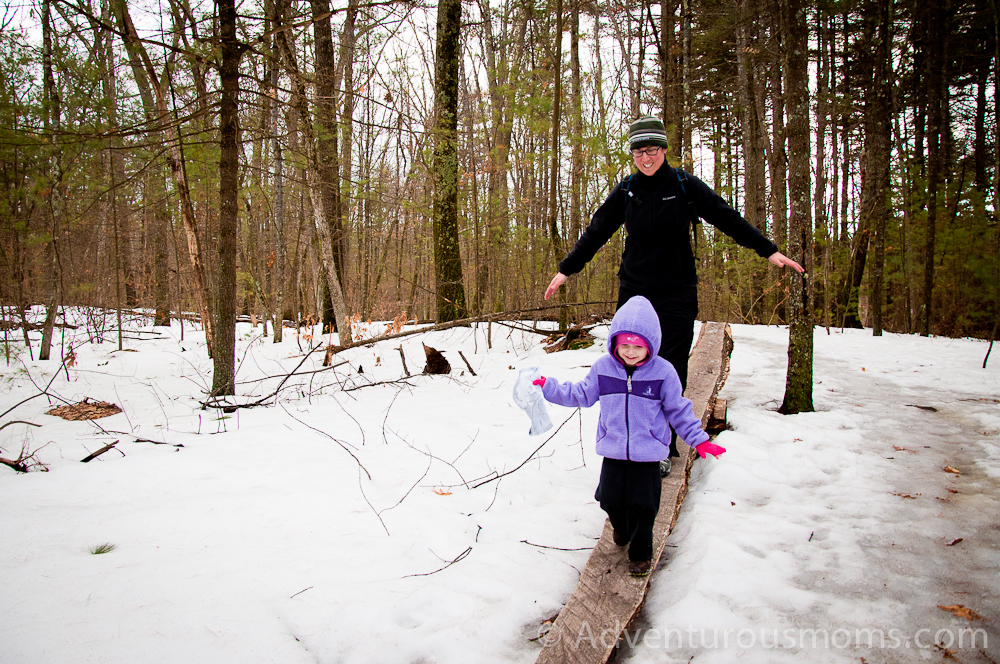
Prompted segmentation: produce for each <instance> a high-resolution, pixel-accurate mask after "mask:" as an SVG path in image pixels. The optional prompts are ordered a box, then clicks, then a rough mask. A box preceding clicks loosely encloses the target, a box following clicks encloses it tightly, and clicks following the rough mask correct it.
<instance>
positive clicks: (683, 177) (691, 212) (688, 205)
mask: <svg viewBox="0 0 1000 664" xmlns="http://www.w3.org/2000/svg"><path fill="white" fill-rule="evenodd" d="M687 181H688V174H687V172H686V171H685V170H684V169H683V168H678V169H677V182H678V183H679V184H680V185H681V194H682V195H683V196H684V203H685V206H684V207H685V209H686V210H687V212H688V219H689V220H690V222H691V237H692V238H693V239H694V253H695V256H697V255H698V228H697V225H698V224H700V223H701V217H699V216H698V212H697V211H696V210H695V209H694V201H693V200H691V197H690V196H688V193H687V187H685V186H684V185H685V184H687Z"/></svg>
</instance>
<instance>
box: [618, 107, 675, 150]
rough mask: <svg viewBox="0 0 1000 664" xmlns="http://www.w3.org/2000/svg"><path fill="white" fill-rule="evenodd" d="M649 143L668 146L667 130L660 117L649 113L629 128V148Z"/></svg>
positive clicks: (632, 148)
mask: <svg viewBox="0 0 1000 664" xmlns="http://www.w3.org/2000/svg"><path fill="white" fill-rule="evenodd" d="M649 145H659V146H660V147H661V148H665V147H667V145H668V144H667V130H666V129H665V128H664V127H663V122H661V121H660V118H657V117H653V116H652V115H647V116H646V117H644V118H639V119H638V120H636V121H635V122H633V123H632V124H631V125H629V128H628V149H629V150H636V149H638V148H644V147H647V146H649Z"/></svg>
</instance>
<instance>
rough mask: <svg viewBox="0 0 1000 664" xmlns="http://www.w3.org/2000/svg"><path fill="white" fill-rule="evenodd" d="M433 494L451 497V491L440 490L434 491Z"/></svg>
mask: <svg viewBox="0 0 1000 664" xmlns="http://www.w3.org/2000/svg"><path fill="white" fill-rule="evenodd" d="M434 493H436V494H437V495H439V496H450V495H451V491H442V490H441V489H434Z"/></svg>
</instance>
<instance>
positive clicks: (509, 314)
mask: <svg viewBox="0 0 1000 664" xmlns="http://www.w3.org/2000/svg"><path fill="white" fill-rule="evenodd" d="M595 304H613V303H612V302H604V301H601V302H576V303H574V304H553V305H549V306H545V307H536V308H534V309H519V310H517V311H501V312H497V313H494V314H482V315H480V316H471V317H469V318H460V319H458V320H453V321H448V322H447V323H436V324H434V325H429V326H427V327H420V328H417V329H415V330H407V331H405V332H396V333H394V334H385V335H382V336H380V337H375V338H374V339H364V340H362V341H354V342H351V343H349V344H347V345H343V346H334V345H330V346H329V347H328V348H327V352H328V353H330V354H331V355H335V354H337V353H340V352H341V351H345V350H347V349H349V348H358V347H361V346H371V345H372V344H377V343H381V342H383V341H389V340H390V339H399V338H401V337H409V336H412V335H414V334H423V333H425V332H441V331H442V330H450V329H451V328H453V327H467V326H469V325H470V324H472V323H492V322H498V321H503V320H511V319H516V318H518V317H519V316H523V315H524V314H528V313H535V312H538V311H548V310H549V309H561V308H562V307H583V306H590V305H595ZM539 333H541V332H539ZM550 333H551V332H545V334H550Z"/></svg>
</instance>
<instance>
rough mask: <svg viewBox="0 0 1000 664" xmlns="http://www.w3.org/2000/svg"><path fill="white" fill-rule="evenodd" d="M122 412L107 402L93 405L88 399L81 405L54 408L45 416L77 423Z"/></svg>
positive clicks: (98, 402)
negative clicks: (53, 416)
mask: <svg viewBox="0 0 1000 664" xmlns="http://www.w3.org/2000/svg"><path fill="white" fill-rule="evenodd" d="M120 412H122V409H121V408H119V407H118V406H116V405H114V404H113V403H108V402H107V401H97V402H93V403H92V402H90V401H87V399H84V400H83V401H81V402H80V403H75V404H71V405H69V406H59V407H58V408H53V409H52V410H49V411H46V412H45V414H46V415H55V416H56V417H61V418H63V419H64V420H70V421H77V420H98V419H100V418H102V417H110V416H112V415H117V414H118V413H120Z"/></svg>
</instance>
